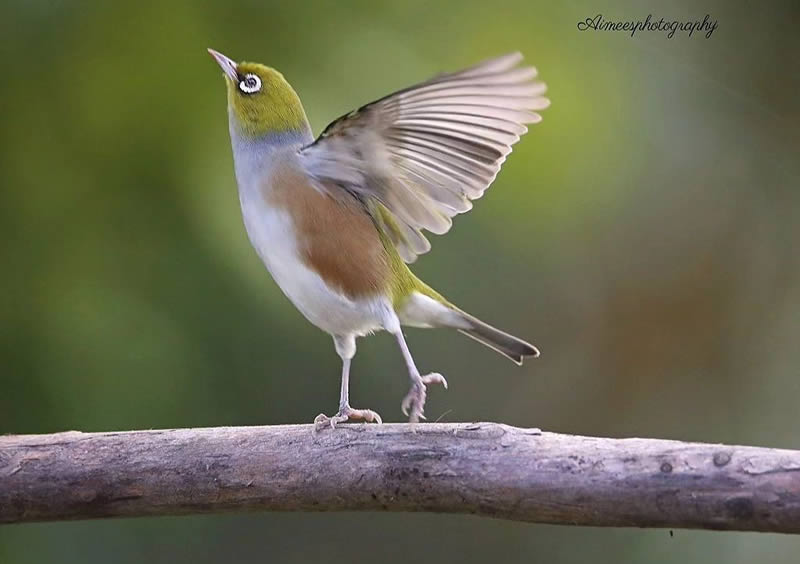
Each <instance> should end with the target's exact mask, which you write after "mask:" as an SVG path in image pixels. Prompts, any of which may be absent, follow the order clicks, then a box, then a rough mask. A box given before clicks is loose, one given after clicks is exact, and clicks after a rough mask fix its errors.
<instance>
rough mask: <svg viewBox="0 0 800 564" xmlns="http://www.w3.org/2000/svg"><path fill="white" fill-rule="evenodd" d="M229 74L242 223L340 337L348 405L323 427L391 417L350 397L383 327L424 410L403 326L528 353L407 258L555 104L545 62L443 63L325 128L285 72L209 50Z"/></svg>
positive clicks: (408, 406)
mask: <svg viewBox="0 0 800 564" xmlns="http://www.w3.org/2000/svg"><path fill="white" fill-rule="evenodd" d="M209 53H211V55H212V56H213V57H214V59H216V61H217V63H219V65H220V67H222V70H223V72H224V77H225V82H226V85H227V90H228V121H229V129H230V135H231V143H232V145H233V158H234V166H235V171H236V180H237V183H238V185H239V201H240V203H241V206H242V215H243V217H244V225H245V228H246V230H247V234H248V236H249V238H250V242H251V243H252V245H253V247H254V248H255V250H256V252H257V253H258V255H259V257H261V260H262V261H263V262H264V264H265V265H266V267H267V269H268V270H269V272H270V273H271V274H272V277H273V278H274V279H275V281H276V282H277V284H278V286H280V288H281V290H282V291H283V293H284V294H286V296H287V297H288V298H289V300H291V302H292V303H293V304H294V305H295V306H296V307H297V309H299V310H300V312H301V313H302V314H303V315H304V316H305V317H306V318H307V319H308V320H309V321H310V322H311V323H313V324H314V325H316V326H317V327H319V328H320V329H322V330H323V331H325V332H327V333H329V334H330V335H331V336H332V337H333V343H334V346H335V348H336V352H337V353H338V355H339V356H340V357H341V359H342V386H341V395H340V397H339V411H338V412H337V413H336V414H335V415H334V416H332V417H328V416H326V415H324V414H320V415H319V416H318V417H317V418H316V419H315V423H316V425H317V428H320V427H321V426H325V425H330V426H331V427H334V426H335V425H336V424H337V423H340V422H343V421H348V420H359V419H360V420H365V421H369V422H377V423H380V422H381V418H380V416H379V415H378V414H377V413H376V412H374V411H372V410H370V409H354V408H353V407H351V406H350V401H349V376H350V363H351V360H352V358H353V356H354V355H355V353H356V337H361V336H364V335H367V334H370V333H373V332H374V331H378V330H381V329H382V330H385V331H388V332H389V333H391V334H392V335H393V336H394V338H395V339H396V340H397V344H398V345H399V346H400V350H401V352H402V354H403V358H404V359H405V363H406V366H407V368H408V373H409V376H410V378H411V389H410V391H409V392H408V394H407V395H406V396H405V398H404V399H403V401H402V404H401V407H402V410H403V413H405V414H406V415H408V416H409V420H410V421H411V422H416V421H418V420H419V419H420V418H424V416H423V410H424V407H425V396H426V386H427V385H428V384H434V383H436V384H442V385H443V386H444V387H445V388H446V387H447V381H446V380H445V379H444V377H443V376H442V375H441V374H438V373H431V374H426V375H421V374H420V372H419V370H418V369H417V365H416V364H415V362H414V359H413V358H412V356H411V352H410V351H409V349H408V345H407V344H406V340H405V338H404V336H403V332H402V329H401V327H402V326H404V325H405V326H410V327H426V328H432V327H446V328H451V329H456V330H458V331H460V332H461V333H463V334H465V335H467V336H469V337H472V338H473V339H475V340H476V341H479V342H480V343H483V344H484V345H486V346H488V347H490V348H492V349H494V350H496V351H497V352H499V353H500V354H502V355H505V356H506V357H508V358H510V359H511V360H513V361H514V362H516V363H517V364H522V360H523V358H525V357H528V356H530V357H536V356H538V355H539V351H538V350H537V349H536V347H534V346H533V345H531V344H529V343H527V342H525V341H523V340H521V339H518V338H517V337H514V336H512V335H509V334H508V333H505V332H503V331H500V330H499V329H496V328H494V327H492V326H491V325H488V324H486V323H484V322H483V321H480V320H479V319H477V318H475V317H473V316H472V315H470V314H468V313H466V312H464V311H462V310H461V309H459V308H458V307H456V306H455V305H453V304H452V303H450V302H449V301H448V300H447V299H445V298H444V297H443V296H442V295H441V294H439V293H438V292H436V291H435V290H434V289H432V288H431V287H430V286H428V285H427V284H425V283H424V282H423V281H422V280H420V279H419V278H417V277H416V276H415V275H414V274H413V273H412V272H411V270H409V268H408V266H407V263H412V262H414V260H415V259H416V258H417V256H418V255H420V254H422V253H425V252H427V251H428V250H429V249H430V243H429V242H428V240H427V239H426V238H425V235H423V233H422V231H423V230H427V231H430V232H431V233H435V234H442V233H445V232H447V231H448V230H449V229H450V226H451V225H452V218H453V217H454V216H455V215H457V214H460V213H464V212H467V211H469V210H470V209H471V208H472V200H475V199H477V198H480V197H481V196H482V195H483V193H484V192H485V191H486V189H487V188H488V187H489V185H490V184H491V183H492V181H493V180H494V178H495V176H497V173H498V172H499V170H500V166H501V165H502V163H503V162H504V161H505V159H506V156H507V155H508V154H509V153H510V152H511V146H512V145H513V144H514V143H516V142H517V141H518V140H519V138H520V135H522V134H524V133H525V132H526V131H527V128H526V127H525V124H528V123H536V122H538V121H540V120H541V117H540V116H539V114H537V113H535V112H536V111H537V110H542V109H544V108H546V107H547V106H548V105H549V101H548V100H547V98H544V97H543V96H542V95H543V93H544V91H545V85H544V84H543V83H542V82H538V81H535V80H534V78H535V77H536V70H535V69H534V68H532V67H527V66H520V63H521V61H522V56H521V55H520V54H519V53H512V54H509V55H505V56H502V57H498V58H495V59H491V60H487V61H485V62H482V63H480V64H478V65H475V66H473V67H470V68H468V69H466V70H462V71H460V72H454V73H450V74H442V75H438V76H436V77H434V78H432V79H430V80H427V81H425V82H421V83H419V84H417V85H415V86H410V87H408V88H405V89H403V90H400V91H398V92H395V93H394V94H390V95H388V96H386V97H384V98H381V99H380V100H377V101H375V102H372V103H370V104H367V105H365V106H362V107H361V108H359V109H357V110H354V111H352V112H350V113H349V114H347V115H345V116H342V117H340V118H339V119H337V120H335V121H334V122H333V123H331V124H330V125H328V127H326V128H325V130H324V131H323V132H322V134H321V135H320V136H319V137H317V138H316V139H314V137H313V136H312V134H311V127H310V126H309V123H308V120H307V118H306V114H305V111H304V110H303V106H302V104H301V103H300V99H299V98H298V96H297V94H296V93H295V91H294V90H293V89H292V87H291V86H290V85H289V83H288V82H287V81H286V80H285V79H284V77H283V75H282V74H281V73H279V72H278V71H276V70H275V69H272V68H270V67H266V66H264V65H260V64H256V63H236V62H234V61H233V60H231V59H229V58H228V57H226V56H225V55H222V54H221V53H218V52H217V51H214V50H212V49H209Z"/></svg>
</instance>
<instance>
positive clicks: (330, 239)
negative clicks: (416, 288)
mask: <svg viewBox="0 0 800 564" xmlns="http://www.w3.org/2000/svg"><path fill="white" fill-rule="evenodd" d="M268 183H269V185H268V186H266V187H265V189H264V197H265V198H266V199H267V200H268V202H269V203H270V204H271V205H274V206H277V207H280V208H283V209H285V210H286V211H287V212H288V213H289V215H290V216H291V217H292V220H293V222H294V226H295V231H296V233H297V238H298V249H299V252H300V254H301V257H302V259H303V262H304V263H305V264H306V266H308V267H309V268H311V269H313V270H314V271H315V272H316V273H317V274H319V275H320V276H321V277H322V279H323V280H324V281H325V283H326V284H328V285H329V286H331V287H333V288H335V289H337V290H338V291H340V292H342V293H343V294H345V295H347V296H348V297H350V298H363V297H367V296H371V295H375V294H382V293H386V291H387V289H388V287H389V272H390V270H389V260H388V257H387V254H386V249H384V247H383V243H382V242H381V240H380V237H379V234H378V231H377V229H376V228H375V225H374V224H373V222H372V219H371V218H370V216H369V215H368V214H367V212H366V211H365V210H364V208H363V207H362V206H361V204H360V203H359V202H358V201H357V200H356V199H355V198H352V197H349V196H347V197H346V198H343V199H335V198H332V197H331V196H328V195H326V194H323V193H321V192H320V191H319V190H316V189H315V188H314V187H313V186H312V185H311V184H310V182H309V180H308V178H307V177H306V176H305V175H304V174H303V173H302V172H300V171H297V170H295V169H294V168H292V167H291V166H290V165H284V166H280V167H277V168H276V170H274V171H273V173H272V174H271V176H270V178H269V180H268Z"/></svg>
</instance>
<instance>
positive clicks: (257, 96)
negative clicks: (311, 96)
mask: <svg viewBox="0 0 800 564" xmlns="http://www.w3.org/2000/svg"><path fill="white" fill-rule="evenodd" d="M208 52H209V53H211V56H212V57H214V59H215V60H216V61H217V63H218V64H219V66H220V67H222V71H223V73H224V77H225V83H226V86H227V87H228V112H229V113H230V116H231V122H232V123H233V124H234V125H236V126H237V128H238V129H239V130H240V133H242V134H245V135H250V136H253V137H258V136H262V135H267V134H270V133H285V132H294V131H305V130H308V129H309V125H308V119H307V118H306V113H305V111H304V110H303V105H302V104H301V103H300V98H298V96H297V93H296V92H295V91H294V89H293V88H292V87H291V86H290V85H289V83H288V82H286V79H285V78H283V75H282V74H281V73H279V72H278V71H276V70H275V69H273V68H270V67H267V66H264V65H261V64H258V63H236V62H235V61H233V60H232V59H229V58H228V57H226V56H225V55H223V54H222V53H218V52H217V51H214V50H213V49H209V50H208Z"/></svg>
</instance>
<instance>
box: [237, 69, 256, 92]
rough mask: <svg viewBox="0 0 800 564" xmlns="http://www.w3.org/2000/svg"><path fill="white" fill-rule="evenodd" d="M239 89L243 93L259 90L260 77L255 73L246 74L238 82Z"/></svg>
mask: <svg viewBox="0 0 800 564" xmlns="http://www.w3.org/2000/svg"><path fill="white" fill-rule="evenodd" d="M239 90H241V91H242V92H244V93H245V94H252V93H253V92H258V91H259V90H261V79H260V78H258V75H256V74H247V75H245V77H244V78H243V79H242V80H241V81H240V82H239Z"/></svg>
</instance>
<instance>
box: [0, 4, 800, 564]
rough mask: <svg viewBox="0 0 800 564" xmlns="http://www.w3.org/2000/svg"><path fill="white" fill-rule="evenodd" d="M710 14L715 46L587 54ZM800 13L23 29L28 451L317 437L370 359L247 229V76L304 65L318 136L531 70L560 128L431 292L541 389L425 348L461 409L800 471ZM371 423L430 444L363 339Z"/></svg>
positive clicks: (579, 545)
mask: <svg viewBox="0 0 800 564" xmlns="http://www.w3.org/2000/svg"><path fill="white" fill-rule="evenodd" d="M598 13H602V14H603V15H604V16H605V17H607V18H609V19H620V20H627V19H641V18H644V17H646V16H647V14H648V13H652V14H653V15H654V16H655V17H656V19H658V18H660V17H665V18H668V19H682V20H686V19H702V18H703V16H704V15H705V14H707V13H708V14H711V16H712V18H714V19H717V20H718V22H719V27H718V29H717V30H716V31H715V32H714V34H713V35H712V37H711V38H710V39H706V38H705V37H704V36H702V35H701V34H697V35H695V36H694V37H692V38H688V37H686V36H685V35H683V34H680V33H678V34H676V36H675V37H674V38H673V39H667V38H666V37H665V34H664V33H660V32H649V33H645V32H641V33H640V34H639V35H637V36H636V37H634V38H631V37H629V36H628V35H626V34H624V33H608V32H606V33H603V32H594V31H586V32H579V31H578V30H577V27H576V24H577V22H579V21H583V20H585V19H586V18H587V17H591V16H594V15H596V14H598ZM798 17H800V9H798V7H797V3H796V2H793V1H792V2H790V1H786V2H770V3H765V4H763V5H760V6H758V7H755V5H752V6H751V3H748V2H723V1H721V0H720V1H711V2H705V3H703V4H702V5H695V3H692V2H673V3H671V4H666V3H658V4H656V3H652V4H646V3H641V2H615V1H601V2H585V1H572V2H565V3H561V4H559V3H553V2H534V1H532V0H524V1H522V0H520V1H517V0H502V1H499V2H486V1H485V0H484V1H462V2H454V3H431V2H422V1H418V0H406V1H403V2H392V3H388V2H377V1H375V0H370V1H360V2H296V3H289V2H270V1H255V0H228V1H226V2H214V3H212V2H188V1H181V0H170V1H169V2H100V1H94V2H90V1H85V2H82V1H78V0H74V1H60V0H49V1H48V0H27V1H22V0H5V1H4V2H3V3H2V6H0V31H1V32H2V33H0V65H1V66H2V76H3V79H2V81H1V82H0V112H2V113H1V114H0V117H1V118H2V128H0V182H2V188H1V189H0V265H2V266H0V268H1V269H2V271H1V272H2V276H1V277H0V289H1V290H2V291H0V320H2V323H0V390H1V391H0V432H2V433H47V432H54V431H63V430H68V429H78V430H83V431H101V430H121V429H146V428H159V427H195V426H215V425H254V424H272V423H289V422H296V423H302V422H310V421H311V420H312V419H313V418H314V416H315V415H316V414H317V413H319V412H322V411H325V412H327V413H331V412H332V411H333V410H335V408H336V404H337V397H338V387H339V361H338V358H337V357H336V355H335V353H334V351H333V347H332V344H331V341H330V338H329V337H328V336H327V335H325V334H323V333H321V332H320V331H318V330H317V329H315V328H314V327H312V326H311V325H309V324H308V323H307V322H306V321H305V320H304V319H303V318H302V317H301V316H300V314H299V313H297V312H296V311H295V310H294V309H293V307H292V306H291V305H290V304H289V302H288V301H287V300H286V299H285V298H284V297H283V295H282V294H281V293H280V291H279V290H278V288H277V287H276V286H275V284H274V283H273V282H272V281H271V280H270V278H269V276H268V275H267V273H266V271H265V269H264V268H263V266H262V265H261V263H260V262H259V260H258V258H257V257H256V254H255V252H253V251H252V250H251V248H250V246H249V243H248V241H247V239H246V235H245V233H244V229H243V227H242V223H241V218H240V212H239V209H238V205H239V204H238V199H237V195H236V186H235V182H234V178H233V167H232V159H231V150H230V146H229V140H228V133H227V118H226V111H225V93H224V88H223V82H222V78H221V73H220V71H219V69H218V68H217V66H216V65H215V63H214V62H213V61H212V60H211V59H210V58H209V57H208V55H207V54H206V52H205V49H206V47H214V48H216V49H219V50H221V51H222V52H224V53H226V54H228V55H230V56H232V57H234V58H237V59H249V60H257V61H261V62H265V63H268V64H270V65H273V66H275V67H277V68H279V69H280V70H281V71H282V72H283V73H284V74H285V75H286V77H287V78H288V79H289V81H290V82H291V83H292V84H293V85H294V86H295V88H296V89H297V90H298V92H299V94H300V96H301V98H302V99H303V101H304V103H305V106H306V110H307V112H308V115H309V118H310V119H311V121H312V123H313V125H314V128H315V130H316V131H320V130H321V128H322V127H324V125H325V124H326V123H327V122H328V121H330V120H332V119H333V118H335V117H337V116H338V115H340V114H342V113H345V112H347V111H349V110H350V109H352V108H354V107H355V106H357V105H360V104H362V103H364V102H367V101H369V100H371V99H374V98H377V97H379V96H382V95H384V94H386V93H388V92H390V91H391V90H393V89H398V88H400V87H403V86H406V85H408V84H410V83H412V82H415V81H418V80H421V79H424V78H426V77H428V76H430V75H432V74H435V73H438V72H441V71H444V70H455V69H457V68H459V67H462V66H466V65H469V64H472V63H474V62H476V61H478V60H480V59H483V58H486V57H488V56H492V55H497V54H500V53H503V52H506V51H510V50H515V49H519V50H521V51H522V52H523V53H525V55H526V56H527V58H528V61H530V62H531V63H533V64H535V65H536V66H537V67H538V68H539V70H540V74H541V76H542V78H543V80H545V81H546V82H547V83H548V85H549V96H550V97H551V99H552V100H553V105H552V107H551V108H550V109H548V110H546V112H544V118H545V119H544V121H543V122H542V123H541V124H540V125H537V126H535V127H533V128H532V131H531V132H530V133H529V135H528V136H527V137H526V138H525V139H524V140H523V142H522V143H521V144H519V145H518V146H517V148H516V149H515V151H514V153H513V155H511V157H510V158H509V160H508V162H507V164H506V165H505V167H504V170H503V172H502V173H501V174H500V176H499V177H498V179H497V181H496V182H495V185H494V186H493V188H492V189H491V190H490V191H489V192H488V193H487V195H486V196H485V198H484V199H483V200H482V201H480V202H479V203H478V205H476V207H475V210H474V211H473V212H472V213H470V214H468V215H466V216H462V217H460V218H458V219H457V221H456V223H455V227H454V228H453V230H452V231H451V233H450V234H448V236H447V237H442V238H439V237H433V239H432V242H433V246H434V248H433V250H432V252H431V253H429V254H427V255H425V256H423V257H421V259H420V260H419V261H418V263H417V264H416V265H415V271H416V272H417V273H418V274H420V275H421V276H422V277H423V278H424V279H425V280H427V281H428V282H430V283H431V284H432V285H433V286H435V287H437V288H438V289H440V290H441V291H443V292H444V293H445V294H446V295H447V296H448V297H450V298H451V299H452V300H453V301H455V302H456V303H458V304H460V305H461V306H462V307H464V308H465V309H467V310H469V311H470V312H472V313H474V314H476V315H478V316H480V317H482V318H484V319H486V320H487V321H489V322H492V323H496V324H497V325H499V326H501V327H502V328H504V329H507V330H509V331H512V332H514V333H517V334H519V335H521V336H523V337H526V338H528V339H530V340H531V341H532V342H534V343H536V344H537V345H538V346H539V347H540V348H541V349H542V351H543V354H542V357H541V359H539V360H537V361H534V362H528V363H526V365H525V366H524V367H523V368H522V369H518V368H516V367H514V366H513V365H512V364H510V363H509V362H507V361H506V360H504V359H503V358H501V357H500V356H499V355H495V354H493V353H492V352H491V351H488V350H487V349H484V348H483V347H480V346H478V345H477V344H475V343H474V342H472V341H470V340H469V339H464V338H463V337H461V336H460V335H458V334H456V333H448V332H424V331H420V330H413V329H412V330H409V331H408V332H407V334H408V337H409V344H410V346H411V349H412V351H413V352H414V354H415V356H416V358H417V362H418V364H419V365H420V368H421V369H423V370H438V371H441V372H442V373H444V374H445V375H447V376H448V379H449V381H450V384H451V387H450V390H449V391H447V392H446V393H444V392H442V391H441V390H440V389H435V390H432V392H431V394H430V397H429V402H428V406H427V408H428V409H427V414H428V415H429V417H430V418H431V419H437V418H440V417H441V419H442V420H444V421H470V420H500V421H503V422H506V423H510V424H514V425H521V426H539V427H542V428H545V429H548V430H553V431H560V432H567V433H583V434H596V435H605V436H615V437H626V436H650V437H662V438H675V439H686V440H696V441H710V442H717V441H720V442H730V443H748V444H757V445H764V446H774V447H785V448H800V438H799V437H800V434H799V433H798V420H797V416H796V415H797V406H798V403H800V378H799V377H798V376H800V374H798V366H800V346H798V342H800V284H798V282H800V259H799V258H798V251H797V248H796V247H797V245H796V244H797V242H798V241H799V240H800V190H799V188H800V186H798V180H797V179H798V178H800V163H799V160H800V159H798V156H800V135H799V134H798V132H800V111H798V109H799V108H800V104H799V103H798V94H799V93H800V34H798V33H797V28H796V22H797V21H798ZM359 346H360V348H359V355H358V356H357V357H356V360H355V363H354V369H353V370H354V372H353V382H352V392H351V393H352V397H353V404H354V405H356V406H359V407H370V408H373V409H376V410H377V411H378V412H380V413H381V414H382V415H383V416H384V419H385V420H388V421H401V420H402V415H401V413H400V409H399V404H400V400H401V398H402V397H403V395H404V394H405V392H406V389H407V378H406V375H405V371H404V367H403V362H402V359H401V357H400V354H399V352H398V351H397V350H396V347H395V344H394V343H393V342H392V339H390V338H389V337H388V336H386V335H378V336H376V337H374V338H371V339H366V340H362V341H360V344H359ZM798 554H800V540H798V539H795V538H792V537H783V536H774V535H755V534H734V533H704V532H686V531H676V533H675V536H674V537H671V536H670V535H669V534H668V532H667V531H639V530H598V529H588V528H582V529H581V528H569V527H549V526H535V525H524V524H517V523H506V522H502V521H494V520H487V519H479V518H472V517H460V516H437V515H413V514H411V515H406V514H243V515H226V516H204V517H183V518H160V519H129V520H115V521H97V522H78V523H55V524H36V525H24V526H6V527H2V528H0V563H2V564H27V563H36V564H39V563H46V562H58V563H65V564H66V563H81V564H89V563H107V562H115V563H140V562H145V561H147V562H150V563H153V564H156V563H160V562H169V563H171V564H178V563H182V562H187V563H188V562H192V563H206V562H208V563H211V562H291V563H294V562H311V561H321V560H330V561H348V560H350V559H351V558H354V559H357V560H359V561H361V560H363V561H369V562H378V563H391V562H408V561H412V562H446V561H451V560H454V561H459V562H485V561H488V560H490V559H491V560H502V561H503V562H507V563H531V562H554V561H563V562H585V561H588V560H590V559H591V561H592V562H596V563H606V562H607V563H627V562H656V563H678V562H680V563H687V562H717V561H725V562H728V563H730V564H734V563H740V562H741V563H744V562H753V561H758V562H764V563H767V562H797V561H798Z"/></svg>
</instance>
